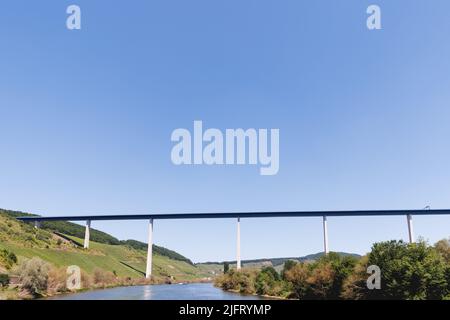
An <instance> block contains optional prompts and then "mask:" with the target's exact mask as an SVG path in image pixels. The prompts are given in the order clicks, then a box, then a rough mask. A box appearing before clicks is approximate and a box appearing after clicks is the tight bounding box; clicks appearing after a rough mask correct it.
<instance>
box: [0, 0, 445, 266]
mask: <svg viewBox="0 0 450 320" xmlns="http://www.w3.org/2000/svg"><path fill="white" fill-rule="evenodd" d="M73 3H76V4H78V5H79V6H80V7H81V10H82V29H81V30H79V31H69V30H67V29H66V25H65V23H66V17H67V14H66V8H67V6H68V5H70V4H73ZM372 3H375V4H378V5H379V6H380V7H381V10H382V27H383V29H382V30H378V31H369V30H368V29H367V28H366V18H367V14H366V8H367V7H368V5H370V4H372ZM449 13H450V2H449V1H448V0H433V1H425V0H423V1H419V0H408V1H406V0H402V1H400V0H397V1H383V0H371V1H365V0H345V1H334V0H328V1H318V0H314V1H312V0H310V1H300V0H276V1H275V0H273V1H272V0H271V1H267V0H263V1H261V0H227V1H224V0H220V1H219V0H189V1H185V0H170V1H155V0H151V1H148V0H135V1H114V2H113V1H106V0H101V1H100V0H96V1H87V0H76V1H75V0H73V1H62V0H58V1H56V0H55V1H48V0H41V1H24V0H15V1H8V2H6V1H4V3H2V5H1V8H0V39H1V41H0V120H1V124H0V152H1V153H0V207H2V208H6V209H15V210H21V211H27V212H32V213H36V214H41V215H47V216H52V215H80V214H127V213H129V214H139V213H142V214H144V213H153V212H155V213H173V212H215V211H217V212H227V211H263V210H347V209H348V210H350V209H421V208H423V207H425V206H427V205H430V206H431V207H432V208H435V209H437V208H450V125H449V123H450V58H449V57H450V41H449V34H450V19H449ZM194 120H202V121H203V124H204V126H205V127H213V128H219V129H221V130H225V129H226V128H279V129H280V171H279V173H278V175H275V176H261V175H259V171H258V168H257V167H255V166H222V167H218V166H212V167H209V166H195V167H194V166H174V165H173V164H172V162H171V159H170V151H171V148H172V146H173V143H172V142H171V141H170V136H171V133H172V131H173V130H174V129H176V128H188V129H191V130H192V126H193V121H194ZM93 227H95V228H98V229H101V230H104V231H106V232H109V233H111V234H113V235H114V236H116V237H118V238H120V239H128V238H133V239H137V240H141V241H145V240H146V236H147V235H146V231H147V222H145V221H142V222H139V221H135V222H95V223H94V224H93ZM414 227H415V232H416V236H423V237H424V238H425V239H429V240H430V241H431V242H435V241H437V240H439V239H441V238H444V237H448V236H449V235H450V232H449V227H450V217H415V218H414ZM235 228H236V225H235V221H231V220H205V221H157V222H156V223H155V235H154V239H155V242H156V243H157V244H159V245H163V246H166V247H168V248H171V249H173V250H176V251H178V252H180V253H182V254H184V255H186V256H187V257H189V258H191V259H192V260H194V261H206V260H215V261H216V260H225V259H234V258H235ZM241 229H242V258H243V259H248V258H261V257H282V256H301V255H305V254H309V253H315V252H319V251H322V250H323V247H322V225H321V219H319V218H304V219H279V220H276V219H271V220H243V221H242V225H241ZM329 238H330V249H331V250H333V251H348V252H356V253H365V252H367V251H368V250H369V249H370V246H371V244H372V243H373V242H376V241H381V240H389V239H405V240H406V239H407V226H406V218H405V217H403V216H402V217H393V218H384V217H383V218H330V219H329Z"/></svg>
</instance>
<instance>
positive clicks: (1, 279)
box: [0, 274, 10, 288]
mask: <svg viewBox="0 0 450 320" xmlns="http://www.w3.org/2000/svg"><path fill="white" fill-rule="evenodd" d="M9 281H10V279H9V276H8V275H7V274H0V287H2V288H4V287H7V286H8V285H9Z"/></svg>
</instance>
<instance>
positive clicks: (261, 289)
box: [255, 267, 287, 296]
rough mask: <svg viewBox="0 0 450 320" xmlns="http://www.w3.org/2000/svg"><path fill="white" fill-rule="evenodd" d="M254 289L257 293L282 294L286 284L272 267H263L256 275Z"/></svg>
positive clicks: (285, 289)
mask: <svg viewBox="0 0 450 320" xmlns="http://www.w3.org/2000/svg"><path fill="white" fill-rule="evenodd" d="M255 289H256V293H257V294H259V295H269V296H283V295H285V292H286V291H287V286H286V283H285V282H284V281H283V280H282V279H281V277H280V275H279V274H278V272H277V271H276V270H275V269H274V268H273V267H264V268H263V269H262V270H261V271H260V272H259V273H258V275H257V276H256V280H255Z"/></svg>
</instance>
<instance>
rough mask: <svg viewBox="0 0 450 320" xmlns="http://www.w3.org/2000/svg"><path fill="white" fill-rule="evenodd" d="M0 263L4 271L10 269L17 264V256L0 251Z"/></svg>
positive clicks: (6, 251)
mask: <svg viewBox="0 0 450 320" xmlns="http://www.w3.org/2000/svg"><path fill="white" fill-rule="evenodd" d="M0 263H2V264H3V265H4V266H5V267H6V269H8V270H9V269H11V267H12V266H13V265H15V264H16V263H17V256H16V255H15V254H14V253H13V252H10V251H8V250H6V249H4V250H0Z"/></svg>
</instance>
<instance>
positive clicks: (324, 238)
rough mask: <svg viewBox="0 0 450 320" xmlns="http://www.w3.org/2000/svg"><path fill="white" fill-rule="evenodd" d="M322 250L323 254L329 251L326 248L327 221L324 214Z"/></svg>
mask: <svg viewBox="0 0 450 320" xmlns="http://www.w3.org/2000/svg"><path fill="white" fill-rule="evenodd" d="M323 252H324V253H325V254H328V253H329V252H330V250H329V249H328V222H327V217H326V216H323Z"/></svg>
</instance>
